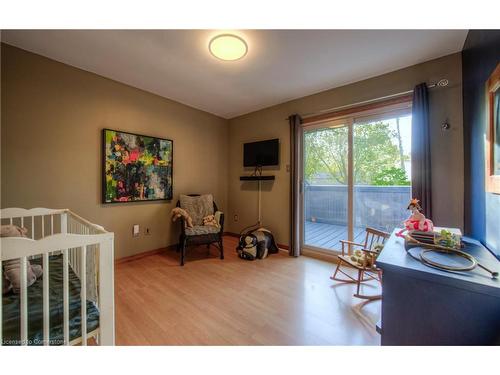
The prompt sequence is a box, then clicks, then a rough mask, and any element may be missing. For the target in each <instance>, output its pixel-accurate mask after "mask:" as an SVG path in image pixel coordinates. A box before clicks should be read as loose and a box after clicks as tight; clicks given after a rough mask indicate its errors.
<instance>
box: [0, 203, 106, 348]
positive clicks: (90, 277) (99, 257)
mask: <svg viewBox="0 0 500 375" xmlns="http://www.w3.org/2000/svg"><path fill="white" fill-rule="evenodd" d="M0 218H1V222H2V224H14V225H18V226H20V227H25V228H27V229H28V235H27V236H28V238H23V237H4V238H1V246H0V291H1V290H2V284H1V283H2V277H1V276H2V272H3V271H2V262H3V261H7V260H10V259H20V261H21V288H20V294H19V306H20V308H19V312H20V313H19V319H20V321H19V326H20V335H19V337H20V342H19V344H21V345H28V344H32V342H30V340H29V337H28V312H29V311H30V306H29V303H28V301H29V300H28V288H27V268H26V267H27V260H30V261H38V262H39V263H40V264H41V265H42V268H43V277H42V280H41V281H40V283H43V284H42V287H41V288H42V300H43V303H42V306H43V314H42V316H43V344H44V345H51V344H53V343H52V342H51V338H50V332H51V331H50V321H51V317H50V314H51V306H50V298H49V295H50V292H51V290H50V288H49V279H50V267H49V259H54V257H57V256H59V257H62V274H63V277H62V301H60V302H61V303H62V306H63V319H62V332H63V340H62V342H61V343H62V344H64V345H75V344H82V345H86V344H87V339H89V338H91V337H94V338H95V342H96V343H97V344H99V345H114V341H115V324H114V255H113V251H114V249H113V245H114V234H113V233H111V232H107V231H106V230H104V228H103V227H101V226H99V225H96V224H93V223H91V222H89V221H87V220H85V219H83V218H82V217H80V216H78V215H76V214H75V213H73V212H71V211H70V210H68V209H47V208H33V209H28V210H27V209H23V208H4V209H1V214H0ZM70 273H71V275H70ZM73 275H76V277H77V280H79V282H80V287H79V292H80V293H79V294H80V301H79V304H80V310H81V315H80V317H81V319H78V321H79V327H80V328H79V330H80V331H79V332H80V333H81V335H79V337H76V338H75V337H70V323H69V313H70V306H69V300H70V297H69V291H70V281H69V279H70V276H71V277H74V276H73ZM71 285H73V284H71ZM30 288H31V287H30ZM52 298H53V297H52ZM88 301H92V303H95V306H96V307H97V310H98V324H97V323H95V324H96V325H97V328H96V329H95V330H93V331H92V332H88V330H87V304H88ZM92 306H94V305H92ZM2 307H3V303H1V302H0V345H2V342H4V339H3V337H2V328H3V324H2V322H3V319H2ZM89 329H90V328H89Z"/></svg>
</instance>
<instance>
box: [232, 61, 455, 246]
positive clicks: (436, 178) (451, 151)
mask: <svg viewBox="0 0 500 375" xmlns="http://www.w3.org/2000/svg"><path fill="white" fill-rule="evenodd" d="M332 69H335V63H334V62H332ZM441 78H447V79H448V80H449V81H450V85H449V86H448V87H446V88H436V89H432V90H431V91H430V105H431V114H430V118H431V125H432V132H431V137H432V144H431V152H432V165H433V171H432V178H433V204H434V212H433V215H434V221H435V223H436V224H438V225H441V226H453V227H460V228H463V189H464V182H463V155H462V150H463V135H462V128H463V127H462V77H461V58H460V53H456V54H453V55H449V56H445V57H442V58H439V59H436V60H432V61H428V62H425V63H422V64H418V65H414V66H411V67H408V68H404V69H401V70H398V71H394V72H391V73H388V74H384V75H381V76H378V77H375V78H370V79H367V80H364V81H360V82H356V83H353V84H349V85H346V86H343V87H338V88H335V89H332V90H328V91H324V92H321V93H318V94H314V95H311V96H307V97H303V98H300V99H296V100H292V101H289V102H287V103H283V104H280V105H276V106H273V107H270V108H266V109H263V110H260V111H257V112H252V113H249V114H247V115H243V116H240V117H237V118H234V119H231V120H230V121H229V154H230V155H231V158H230V161H229V192H228V193H229V215H228V220H227V223H228V228H227V230H228V231H231V232H238V231H240V230H241V229H242V228H243V227H245V226H246V225H250V224H252V223H254V222H256V220H257V190H256V189H257V183H256V182H240V181H239V178H238V177H239V176H240V175H241V174H244V173H247V174H248V173H249V172H248V171H245V170H244V168H243V160H242V158H243V152H242V150H243V143H244V142H249V141H257V140H263V139H268V138H280V140H281V151H280V158H281V164H280V166H279V167H278V168H274V169H269V170H267V171H266V172H267V173H269V174H275V175H276V180H275V181H274V182H263V183H262V185H263V192H262V219H263V223H264V226H266V227H268V228H269V229H271V230H273V231H274V233H275V234H276V236H277V241H278V242H279V243H283V244H288V243H289V215H290V210H289V202H290V188H289V184H290V182H289V181H290V180H289V179H290V173H289V172H288V171H287V165H289V163H290V157H289V153H290V147H289V146H290V145H289V128H288V122H287V121H286V118H287V117H288V116H289V115H290V114H293V113H300V114H303V113H311V112H313V113H314V112H317V111H320V110H324V109H326V108H331V107H337V106H343V105H349V104H352V103H357V102H362V101H365V100H371V99H375V98H379V97H383V96H387V95H391V94H395V93H399V92H403V91H407V90H412V89H413V87H414V86H415V85H416V84H418V83H421V82H436V81H438V80H439V79H441ZM445 120H447V121H448V122H449V123H450V125H451V129H450V130H448V131H446V132H443V131H442V130H441V123H442V122H443V121H445ZM234 215H238V217H239V220H238V221H237V222H236V221H234Z"/></svg>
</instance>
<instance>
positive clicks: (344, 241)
mask: <svg viewBox="0 0 500 375" xmlns="http://www.w3.org/2000/svg"><path fill="white" fill-rule="evenodd" d="M340 242H342V243H345V244H348V245H355V246H365V244H362V243H357V242H352V241H347V240H340Z"/></svg>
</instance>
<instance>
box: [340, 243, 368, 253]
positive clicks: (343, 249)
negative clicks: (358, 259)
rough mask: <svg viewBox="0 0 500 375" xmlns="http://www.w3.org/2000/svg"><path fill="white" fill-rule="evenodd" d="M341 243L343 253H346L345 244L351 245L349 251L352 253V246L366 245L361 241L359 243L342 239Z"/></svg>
mask: <svg viewBox="0 0 500 375" xmlns="http://www.w3.org/2000/svg"><path fill="white" fill-rule="evenodd" d="M340 243H341V244H342V255H345V245H349V247H348V248H347V253H348V254H349V255H350V251H349V250H350V248H351V246H360V247H364V246H365V245H364V244H360V243H357V242H352V241H348V240H340Z"/></svg>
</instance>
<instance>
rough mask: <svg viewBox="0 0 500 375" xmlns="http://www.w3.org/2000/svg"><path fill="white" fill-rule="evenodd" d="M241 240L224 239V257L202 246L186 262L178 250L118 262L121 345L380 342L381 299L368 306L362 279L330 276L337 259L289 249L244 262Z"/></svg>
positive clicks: (191, 251)
mask: <svg viewBox="0 0 500 375" xmlns="http://www.w3.org/2000/svg"><path fill="white" fill-rule="evenodd" d="M236 243H237V239H236V238H232V237H226V238H225V239H224V246H225V256H226V258H225V259H224V260H220V259H218V251H217V249H215V248H212V249H210V255H209V256H208V257H207V248H206V247H205V246H200V247H197V248H190V249H189V250H188V255H187V262H186V265H185V266H184V267H180V266H179V256H178V254H177V253H176V252H175V250H165V252H163V253H160V254H155V255H151V256H147V257H144V258H141V259H137V260H134V261H131V262H127V263H121V264H117V265H116V268H115V294H116V299H115V301H116V344H117V345H379V344H380V337H379V335H378V334H377V333H376V332H375V327H374V324H375V322H376V321H378V319H379V317H380V301H376V302H372V303H369V304H368V305H366V306H364V307H363V308H362V310H360V306H361V305H360V302H361V300H359V299H356V298H354V297H353V296H352V294H353V293H354V285H352V284H339V283H336V282H335V281H332V280H330V279H329V276H330V275H331V274H332V271H333V268H334V265H333V264H331V263H328V262H325V261H322V260H318V259H313V258H308V257H304V256H302V257H299V258H293V257H289V256H287V255H286V254H284V253H280V254H273V255H271V256H270V257H268V258H267V259H264V260H257V261H253V262H251V261H244V260H241V259H239V258H238V257H237V256H236V252H235V248H236ZM366 288H369V290H368V289H367V290H365V291H366V292H373V293H374V294H375V293H377V292H379V290H378V288H379V287H378V286H377V285H376V284H375V283H373V284H371V285H370V284H369V285H367V286H366ZM360 311H362V313H360Z"/></svg>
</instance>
